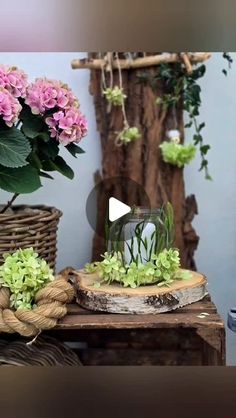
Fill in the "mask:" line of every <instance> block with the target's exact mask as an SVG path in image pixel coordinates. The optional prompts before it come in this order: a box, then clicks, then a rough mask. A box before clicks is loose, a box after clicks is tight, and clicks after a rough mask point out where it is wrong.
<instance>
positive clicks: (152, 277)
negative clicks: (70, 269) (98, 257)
mask: <svg viewBox="0 0 236 418" xmlns="http://www.w3.org/2000/svg"><path fill="white" fill-rule="evenodd" d="M103 257H104V260H103V261H101V262H96V263H92V264H87V265H86V266H85V271H86V273H91V272H97V274H98V275H99V276H100V278H101V283H103V282H105V283H108V284H110V283H112V282H117V283H120V284H121V285H122V286H124V287H131V288H136V287H138V286H142V285H152V284H157V286H169V285H170V284H171V283H172V282H173V281H174V280H178V279H188V278H190V277H191V273H189V274H188V272H186V271H182V270H180V257H179V251H178V250H177V249H174V248H170V249H168V250H167V249H164V250H163V251H161V252H160V253H159V254H158V255H156V254H153V255H152V257H151V261H149V262H147V263H146V264H142V263H140V262H138V263H135V262H132V263H131V264H129V265H128V264H126V265H124V264H123V260H122V255H121V253H120V252H113V253H107V252H106V253H105V254H104V256H103Z"/></svg>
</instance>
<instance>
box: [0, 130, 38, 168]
mask: <svg viewBox="0 0 236 418" xmlns="http://www.w3.org/2000/svg"><path fill="white" fill-rule="evenodd" d="M30 151H31V147H30V143H29V141H28V139H27V138H26V137H25V136H24V134H23V133H22V132H20V131H19V129H17V128H15V127H11V128H8V127H6V128H5V129H4V128H2V129H0V164H2V165H4V166H5V167H12V168H18V167H23V166H24V165H27V164H28V162H27V160H26V158H27V157H28V155H29V153H30Z"/></svg>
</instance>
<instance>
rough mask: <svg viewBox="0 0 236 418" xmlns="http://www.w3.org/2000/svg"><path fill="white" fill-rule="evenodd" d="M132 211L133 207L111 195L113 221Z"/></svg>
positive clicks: (110, 214)
mask: <svg viewBox="0 0 236 418" xmlns="http://www.w3.org/2000/svg"><path fill="white" fill-rule="evenodd" d="M130 212H131V207H130V206H128V205H126V204H125V203H123V202H121V201H120V200H118V199H116V198H115V197H110V199H109V220H110V221H111V222H114V221H116V220H117V219H119V218H121V217H122V216H124V215H126V214H127V213H130Z"/></svg>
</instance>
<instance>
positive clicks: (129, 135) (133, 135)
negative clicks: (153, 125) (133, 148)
mask: <svg viewBox="0 0 236 418" xmlns="http://www.w3.org/2000/svg"><path fill="white" fill-rule="evenodd" d="M140 137H141V134H140V132H139V130H138V128H136V126H133V127H131V128H130V127H128V128H125V129H124V130H123V131H122V132H120V134H119V136H118V138H119V140H120V141H121V142H123V143H124V144H128V143H129V142H132V141H136V139H139V138H140Z"/></svg>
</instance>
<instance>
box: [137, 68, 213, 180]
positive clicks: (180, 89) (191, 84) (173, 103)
mask: <svg viewBox="0 0 236 418" xmlns="http://www.w3.org/2000/svg"><path fill="white" fill-rule="evenodd" d="M205 71H206V67H205V65H204V64H202V65H200V66H198V67H196V68H195V69H193V71H192V73H191V74H188V73H187V72H186V68H185V67H184V66H183V64H182V63H176V64H161V65H160V66H159V68H158V69H157V70H156V72H155V73H154V75H152V76H150V74H149V73H148V72H143V73H141V74H140V75H139V81H140V82H144V83H150V85H151V87H152V89H153V91H154V92H155V94H158V91H159V83H160V81H161V82H162V84H163V86H164V91H165V93H164V95H163V96H162V97H157V100H156V103H157V105H159V106H161V107H162V109H163V110H166V111H167V110H169V111H171V112H172V113H173V116H174V117H175V113H176V109H177V108H178V106H181V107H182V108H183V110H185V111H186V112H187V114H188V117H189V121H188V122H187V123H186V125H185V128H190V127H191V126H193V127H194V129H195V133H194V135H193V143H194V145H195V146H198V148H199V151H200V156H201V165H200V169H199V170H200V171H201V170H204V172H205V178H207V179H211V176H210V174H209V170H208V161H207V159H206V154H207V152H208V151H209V149H210V145H208V144H204V140H203V137H202V133H201V131H202V129H203V128H204V127H205V123H204V122H202V123H199V122H198V116H199V109H200V106H201V87H200V86H199V84H198V83H197V80H198V79H200V78H201V77H203V76H204V74H205Z"/></svg>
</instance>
